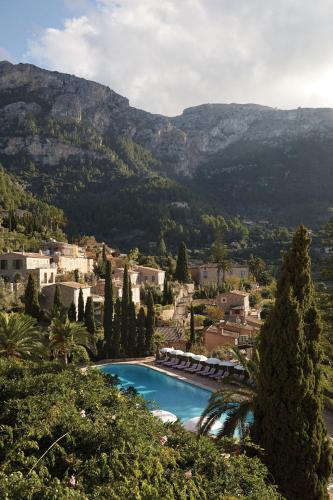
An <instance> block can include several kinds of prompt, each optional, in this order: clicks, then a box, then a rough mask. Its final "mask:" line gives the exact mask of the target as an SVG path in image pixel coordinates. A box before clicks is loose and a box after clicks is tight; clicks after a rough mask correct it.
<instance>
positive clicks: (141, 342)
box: [136, 307, 146, 357]
mask: <svg viewBox="0 0 333 500" xmlns="http://www.w3.org/2000/svg"><path fill="white" fill-rule="evenodd" d="M137 332H138V333H137V334H138V337H137V347H136V353H137V356H139V357H141V356H145V355H146V313H145V310H144V308H143V307H140V311H139V314H138V318H137Z"/></svg>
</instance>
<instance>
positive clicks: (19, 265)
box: [0, 252, 57, 288]
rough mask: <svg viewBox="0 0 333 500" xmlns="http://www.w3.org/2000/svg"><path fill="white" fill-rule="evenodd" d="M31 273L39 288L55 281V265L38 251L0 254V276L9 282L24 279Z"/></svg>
mask: <svg viewBox="0 0 333 500" xmlns="http://www.w3.org/2000/svg"><path fill="white" fill-rule="evenodd" d="M29 274H32V275H33V276H34V278H35V280H36V283H37V284H38V286H39V288H42V287H44V286H46V285H50V284H52V283H55V277H56V274H57V267H56V265H53V264H52V263H51V260H50V257H48V256H46V255H42V254H40V253H31V252H30V253H29V252H7V253H5V254H2V255H1V256H0V277H1V278H3V279H4V280H5V281H8V282H10V283H15V282H19V281H26V280H27V279H28V277H29Z"/></svg>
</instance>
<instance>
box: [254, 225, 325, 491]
mask: <svg viewBox="0 0 333 500" xmlns="http://www.w3.org/2000/svg"><path fill="white" fill-rule="evenodd" d="M309 244H310V239H309V238H308V234H307V231H306V229H305V228H304V227H303V226H300V228H299V229H298V230H297V232H296V233H295V236H294V238H293V242H292V246H291V249H290V251H289V252H288V254H287V255H286V257H285V261H284V265H283V269H282V275H281V278H280V280H279V283H278V288H277V295H276V302H275V305H274V307H273V310H272V312H271V313H270V315H269V317H268V319H267V321H266V323H265V324H264V326H263V328H262V331H261V335H260V344H259V354H260V373H259V380H258V394H257V398H256V400H255V414H254V417H255V418H254V429H253V435H254V436H253V437H254V440H255V441H256V442H257V443H258V444H259V445H260V446H261V447H262V448H263V449H264V450H265V452H264V460H265V462H266V464H267V466H268V468H269V470H270V472H271V473H272V475H273V477H274V481H275V482H276V483H277V484H278V486H279V488H280V491H281V493H282V495H283V496H285V497H286V498H287V499H288V500H298V499H303V498H306V499H307V500H321V499H324V498H327V489H326V488H327V481H328V477H329V474H330V471H331V463H332V459H331V451H330V448H329V444H328V440H327V434H326V430H325V425H324V422H323V418H322V410H323V402H322V387H321V370H320V362H321V349H320V344H319V338H320V334H321V331H322V327H321V322H320V318H319V314H318V311H317V309H316V306H315V302H314V291H313V284H312V280H311V262H310V257H309V254H308V248H309Z"/></svg>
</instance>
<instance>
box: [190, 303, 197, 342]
mask: <svg viewBox="0 0 333 500" xmlns="http://www.w3.org/2000/svg"><path fill="white" fill-rule="evenodd" d="M195 340H196V338H195V327H194V311H193V306H192V304H191V317H190V341H191V345H194V344H195Z"/></svg>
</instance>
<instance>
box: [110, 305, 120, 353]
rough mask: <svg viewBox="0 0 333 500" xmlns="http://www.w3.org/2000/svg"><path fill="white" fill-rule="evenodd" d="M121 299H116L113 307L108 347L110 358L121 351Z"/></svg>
mask: <svg viewBox="0 0 333 500" xmlns="http://www.w3.org/2000/svg"><path fill="white" fill-rule="evenodd" d="M120 342H121V301H120V299H117V300H116V303H115V307H114V320H113V332H112V341H111V348H110V356H111V357H112V358H117V357H118V356H119V354H120V351H121V345H120Z"/></svg>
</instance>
